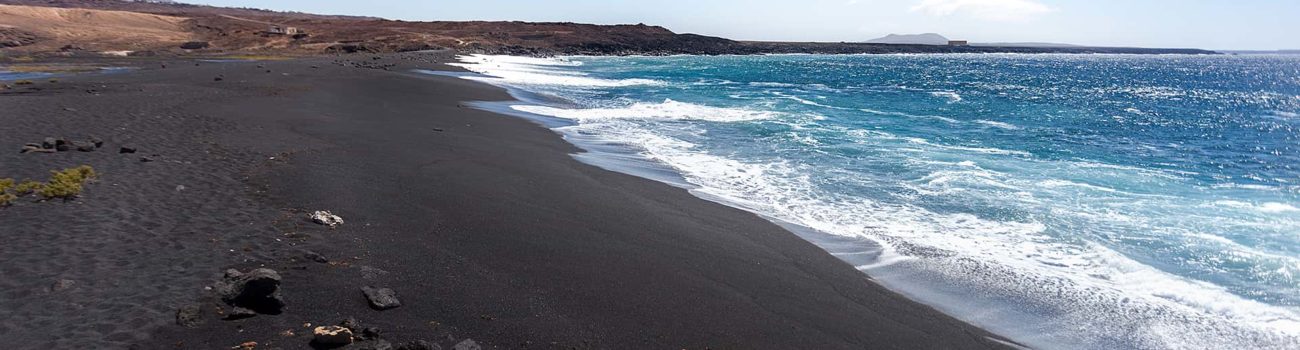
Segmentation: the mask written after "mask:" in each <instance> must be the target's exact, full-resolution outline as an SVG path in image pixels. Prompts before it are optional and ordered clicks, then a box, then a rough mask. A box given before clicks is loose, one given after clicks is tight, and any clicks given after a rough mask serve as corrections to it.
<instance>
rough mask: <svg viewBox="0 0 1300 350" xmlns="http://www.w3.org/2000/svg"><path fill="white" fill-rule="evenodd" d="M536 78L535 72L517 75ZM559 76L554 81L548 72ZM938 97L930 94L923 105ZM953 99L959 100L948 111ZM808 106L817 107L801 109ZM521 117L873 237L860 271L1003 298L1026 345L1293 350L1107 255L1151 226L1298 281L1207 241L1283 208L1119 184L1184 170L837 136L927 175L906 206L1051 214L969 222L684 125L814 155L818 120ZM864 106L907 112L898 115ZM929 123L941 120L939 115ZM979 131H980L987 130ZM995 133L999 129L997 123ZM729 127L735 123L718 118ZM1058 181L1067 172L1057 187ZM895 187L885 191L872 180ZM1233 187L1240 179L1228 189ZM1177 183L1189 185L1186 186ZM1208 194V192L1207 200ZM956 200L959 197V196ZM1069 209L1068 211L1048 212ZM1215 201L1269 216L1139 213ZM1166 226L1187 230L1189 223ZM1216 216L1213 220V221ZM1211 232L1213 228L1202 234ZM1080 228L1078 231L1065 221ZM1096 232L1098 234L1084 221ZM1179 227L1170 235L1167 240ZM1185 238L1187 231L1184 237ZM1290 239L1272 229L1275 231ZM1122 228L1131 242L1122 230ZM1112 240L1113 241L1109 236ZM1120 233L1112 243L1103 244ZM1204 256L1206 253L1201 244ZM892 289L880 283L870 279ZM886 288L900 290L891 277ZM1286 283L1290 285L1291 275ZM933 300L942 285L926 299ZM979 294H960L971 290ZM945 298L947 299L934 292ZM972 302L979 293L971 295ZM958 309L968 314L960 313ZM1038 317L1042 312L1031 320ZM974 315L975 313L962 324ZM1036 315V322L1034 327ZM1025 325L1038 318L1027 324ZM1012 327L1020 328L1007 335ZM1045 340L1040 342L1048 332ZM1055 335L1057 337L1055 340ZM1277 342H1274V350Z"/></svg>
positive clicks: (1289, 263) (1223, 307) (640, 112)
mask: <svg viewBox="0 0 1300 350" xmlns="http://www.w3.org/2000/svg"><path fill="white" fill-rule="evenodd" d="M529 69H533V68H529ZM557 75H558V74H557ZM936 96H938V95H936ZM959 99H960V96H959V95H958V101H959ZM809 102H814V103H816V102H815V101H809ZM514 108H515V109H517V110H520V111H526V112H530V113H537V114H544V115H550V116H555V117H559V118H566V119H571V120H575V121H578V123H577V124H576V125H571V126H564V127H560V128H558V129H557V130H559V131H560V132H562V133H565V134H568V135H589V136H591V137H598V138H600V139H602V140H607V141H608V142H612V143H617V144H624V145H628V146H630V147H631V148H633V149H635V150H637V151H636V152H638V153H639V155H640V156H642V157H645V158H646V159H650V160H653V161H656V162H659V163H661V164H664V165H665V166H668V167H671V168H673V169H675V170H677V171H678V172H679V173H680V174H681V175H682V177H683V178H684V179H685V180H686V181H687V182H689V183H691V184H694V185H696V186H699V187H698V188H695V189H693V190H692V191H693V192H695V193H697V194H699V195H701V196H702V197H705V198H711V199H718V200H721V201H724V202H726V203H729V204H731V205H735V206H737V207H741V208H744V209H747V210H751V211H754V212H757V213H760V214H762V215H764V216H767V217H771V218H774V219H777V220H781V221H784V222H789V223H793V224H797V225H800V226H804V227H808V228H812V229H815V230H818V231H821V232H825V233H829V234H834V235H841V236H846V237H859V238H866V239H870V240H872V241H874V242H877V243H878V244H879V245H880V246H881V247H882V251H881V253H880V257H879V258H878V259H877V260H876V261H875V262H871V263H866V264H861V266H858V267H859V268H860V269H863V270H865V271H869V272H871V273H873V274H876V273H884V276H891V274H889V272H890V271H909V272H906V273H901V274H899V275H900V276H905V277H900V278H903V279H906V278H915V277H916V276H922V275H923V276H936V277H935V278H937V279H938V280H941V281H943V282H944V283H948V284H949V285H950V286H951V285H958V286H961V287H960V288H956V289H957V290H958V292H957V294H955V295H953V296H949V297H948V298H947V299H946V300H950V301H951V302H950V303H949V304H947V305H940V307H941V308H955V309H960V308H962V307H963V305H978V306H979V307H984V306H987V307H989V308H987V309H980V308H978V307H976V308H973V309H969V310H966V311H970V312H968V313H965V314H964V315H966V316H968V317H973V318H975V319H979V318H980V317H982V316H981V315H983V314H987V313H993V312H997V310H995V309H994V308H996V307H1005V305H997V304H974V303H973V301H974V300H1011V301H1012V302H1013V303H1016V306H1017V307H1023V308H1025V309H1030V310H1034V311H1032V312H1030V313H1029V314H1025V315H1022V316H1025V317H1030V318H1028V320H1031V321H1030V322H1024V320H1026V319H1016V321H1014V322H1012V323H1016V324H1013V325H1010V326H1006V325H1003V326H1004V328H1002V329H1010V330H1011V331H1012V332H1019V333H1017V335H1019V336H1023V337H1024V338H1025V339H1028V343H1029V344H1030V345H1032V346H1035V347H1045V348H1061V347H1071V346H1074V347H1079V346H1094V347H1107V345H1110V346H1112V347H1135V348H1204V347H1207V346H1219V345H1224V344H1230V345H1231V346H1235V347H1241V348H1286V347H1287V346H1286V345H1287V344H1297V343H1300V310H1298V309H1297V308H1295V307H1286V306H1277V305H1269V304H1266V303H1263V302H1259V301H1254V300H1250V299H1247V298H1243V297H1241V296H1239V295H1238V294H1236V292H1234V291H1231V290H1228V289H1227V288H1225V287H1222V286H1218V285H1215V284H1211V283H1208V282H1204V281H1199V280H1196V279H1192V278H1188V277H1183V276H1179V275H1176V274H1173V273H1169V272H1166V271H1164V270H1162V269H1160V268H1157V267H1153V266H1151V265H1148V264H1144V263H1143V262H1141V261H1139V259H1140V257H1139V258H1132V257H1130V256H1128V255H1125V254H1124V253H1121V252H1119V251H1116V250H1115V249H1113V248H1112V247H1111V246H1109V245H1108V244H1110V242H1111V241H1110V239H1116V240H1122V239H1129V240H1148V241H1152V242H1157V241H1156V240H1157V239H1158V238H1156V237H1158V236H1143V235H1142V234H1146V233H1149V232H1151V231H1162V232H1163V233H1166V234H1168V236H1170V237H1200V238H1199V239H1196V240H1195V241H1196V242H1198V243H1197V244H1213V245H1216V247H1218V249H1217V250H1212V251H1216V252H1230V253H1227V254H1229V255H1227V256H1226V258H1229V259H1242V260H1243V261H1246V260H1248V261H1262V260H1267V261H1270V262H1271V263H1270V264H1272V265H1268V266H1272V267H1273V269H1274V270H1275V271H1261V272H1258V273H1259V274H1260V275H1268V276H1281V277H1277V278H1282V279H1289V278H1291V277H1288V276H1291V275H1293V274H1296V273H1297V272H1300V262H1298V261H1297V259H1296V258H1294V257H1291V256H1288V255H1286V254H1278V253H1276V252H1268V251H1263V250H1259V249H1252V248H1250V247H1247V246H1244V245H1241V244H1237V243H1235V242H1233V241H1232V240H1230V239H1227V238H1225V237H1223V236H1222V235H1218V234H1216V233H1224V232H1213V231H1206V232H1201V231H1199V230H1194V229H1192V228H1196V229H1207V230H1214V229H1218V228H1224V227H1242V226H1246V225H1276V226H1277V227H1287V226H1288V225H1294V224H1296V220H1295V215H1296V214H1295V213H1296V212H1297V210H1298V209H1297V208H1295V207H1294V206H1293V205H1292V204H1291V203H1281V202H1262V203H1258V204H1252V203H1246V202H1241V201H1221V202H1210V201H1203V202H1195V201H1191V202H1193V203H1188V202H1189V200H1187V199H1185V198H1182V197H1175V196H1167V195H1163V194H1161V195H1154V194H1152V193H1134V192H1143V191H1141V189H1138V190H1133V189H1132V188H1130V187H1126V186H1115V184H1116V183H1120V184H1128V185H1130V186H1136V185H1143V186H1148V187H1150V188H1155V189H1166V188H1171V187H1178V186H1171V185H1186V184H1187V183H1191V181H1190V180H1189V176H1193V175H1196V174H1195V173H1189V172H1179V171H1175V170H1160V169H1147V168H1139V167H1132V166H1122V165H1114V164H1107V163H1102V162H1087V161H1069V160H1050V159H1039V158H1035V157H1033V156H1032V154H1029V153H1027V152H1023V151H1017V150H1004V149H998V148H991V147H973V146H956V145H946V144H940V143H939V142H930V141H928V140H926V139H922V138H917V137H907V136H899V135H895V134H892V133H889V132H885V131H879V130H866V129H860V130H856V129H855V130H841V132H840V134H843V135H849V136H850V137H851V138H852V139H853V140H852V141H853V142H856V143H858V144H861V145H867V146H875V147H873V148H883V149H886V150H888V152H882V153H883V154H881V155H878V157H881V158H879V159H874V161H877V162H880V163H889V164H903V165H908V166H912V165H914V164H916V166H917V167H919V168H920V169H924V171H920V172H916V173H910V175H909V176H908V177H906V178H905V179H904V180H905V181H903V183H902V184H901V186H904V187H905V188H906V189H907V191H899V192H901V193H903V194H901V195H909V196H913V197H909V198H927V199H929V198H937V199H940V200H942V199H953V198H956V199H958V200H963V201H988V202H994V203H1016V204H1017V205H1013V206H1009V207H1011V208H1034V207H1041V206H1050V208H1048V209H1046V210H1044V215H1025V216H1013V217H1017V218H1018V219H1011V218H1007V217H998V216H980V215H975V214H971V213H965V212H954V211H951V210H945V209H944V208H943V206H938V207H937V208H930V207H927V206H925V205H928V201H916V202H911V201H902V202H894V201H889V200H887V199H879V198H867V197H863V196H854V195H852V194H850V193H842V192H835V191H829V192H828V191H827V190H825V189H824V188H823V187H822V184H823V183H824V182H825V181H828V180H827V179H824V178H814V177H813V174H818V175H821V174H824V172H821V171H820V170H822V169H818V168H815V167H816V166H817V165H815V164H801V163H798V161H796V160H789V159H777V158H764V157H751V158H744V157H737V156H735V155H732V154H728V153H717V154H715V153H711V152H710V151H709V148H708V147H705V146H704V142H701V143H699V144H697V143H695V142H691V141H688V140H696V141H698V140H700V139H704V136H705V133H706V131H705V130H704V129H703V128H701V127H697V125H702V123H682V121H692V120H698V121H709V122H732V123H741V122H747V121H758V120H763V121H764V122H765V123H767V121H769V120H770V121H778V122H784V123H789V124H791V125H798V126H799V127H798V128H795V127H793V126H792V128H793V129H794V130H796V131H797V132H796V133H791V137H792V138H794V139H795V140H796V141H798V142H801V143H802V144H803V145H804V146H807V147H817V139H815V138H811V139H810V138H809V137H808V136H807V135H809V134H807V133H805V131H804V129H803V128H805V127H807V128H815V123H812V124H810V123H808V122H807V121H793V120H791V119H795V118H796V116H792V115H784V114H780V113H774V112H766V111H762V110H758V109H746V108H721V107H711V106H704V105H698V104H690V103H683V102H677V101H673V100H665V101H664V102H662V103H645V102H643V103H631V104H627V105H608V106H603V107H600V108H585V109H562V108H554V107H545V106H516V107H514ZM864 112H868V113H873V114H881V115H893V116H903V117H914V118H935V117H938V116H917V115H910V114H905V113H897V112H883V111H873V110H864ZM938 118H943V119H940V120H944V119H946V120H945V121H949V122H951V123H959V121H956V120H952V119H951V118H944V117H938ZM976 122H977V123H981V124H986V125H991V126H993V124H989V123H986V122H988V121H983V122H981V121H976ZM994 123H996V122H994ZM726 125H736V124H726ZM1060 174H1067V175H1068V176H1070V177H1069V178H1061V177H1060V176H1061V175H1060ZM891 175H892V174H868V173H862V174H855V176H854V177H849V178H832V179H830V180H829V181H841V182H853V181H860V182H861V183H862V184H864V185H865V186H867V187H872V186H873V185H874V184H873V183H872V182H871V181H872V179H869V178H868V179H864V177H870V176H891ZM882 182H886V183H893V182H895V181H882ZM1230 185H1231V187H1233V188H1243V187H1246V186H1251V185H1236V184H1230ZM1187 186H1190V185H1187ZM1216 189H1218V187H1217V186H1216V187H1214V188H1212V189H1211V188H1206V190H1207V191H1209V190H1216ZM958 194H960V195H958ZM1063 202H1069V203H1070V205H1068V206H1065V205H1059V204H1060V203H1063ZM1205 203H1213V204H1212V205H1216V206H1220V207H1221V208H1219V209H1220V210H1222V211H1230V212H1233V213H1238V212H1241V213H1254V214H1253V215H1257V216H1267V215H1272V217H1273V218H1274V219H1273V221H1270V222H1267V223H1260V222H1257V221H1251V220H1248V219H1236V218H1227V219H1224V218H1204V217H1196V216H1194V215H1181V216H1179V215H1174V216H1167V217H1148V216H1146V215H1131V214H1135V213H1136V214H1143V213H1149V212H1152V211H1158V212H1161V213H1181V211H1180V210H1183V209H1185V208H1186V207H1187V206H1196V205H1204V204H1205ZM1162 220H1175V221H1193V222H1194V223H1193V224H1190V225H1186V224H1184V223H1182V222H1171V221H1162ZM1213 220H1218V221H1226V222H1213ZM1211 223H1213V224H1211ZM1063 224H1064V225H1066V228H1065V229H1067V230H1075V231H1083V232H1088V233H1089V234H1095V235H1097V236H1099V237H1078V239H1062V238H1061V237H1060V236H1059V234H1060V232H1059V230H1060V229H1061V226H1062V225H1063ZM1074 225H1084V226H1087V227H1082V228H1079V227H1076V226H1074ZM1093 226H1096V227H1093ZM1180 230H1181V231H1180ZM1184 231H1185V232H1184ZM1276 231H1279V232H1287V231H1285V229H1277V230H1276ZM1130 233H1132V234H1130ZM1119 234H1122V235H1119ZM1113 235H1119V236H1120V237H1118V238H1111V236H1113ZM1207 249H1209V248H1207ZM882 281H885V282H890V281H891V279H890V278H887V277H885V278H882ZM892 281H893V282H892V283H895V284H893V285H895V286H905V285H906V283H900V282H898V280H892ZM1292 281H1293V280H1292ZM928 292H932V293H942V291H928ZM971 293H974V294H978V296H977V297H972V296H970V295H968V294H971ZM931 298H932V299H927V300H935V302H939V303H942V302H943V300H945V299H944V297H942V296H940V297H933V296H931ZM981 298H985V299H981ZM968 307H970V306H968ZM1034 312H1041V314H1034ZM972 315H973V316H972ZM1033 317H1039V318H1033ZM1036 323H1037V324H1036ZM1017 327H1019V328H1017ZM1046 333H1052V334H1046ZM1060 339H1065V341H1064V342H1059V340H1060ZM1279 344H1282V346H1278V345H1279Z"/></svg>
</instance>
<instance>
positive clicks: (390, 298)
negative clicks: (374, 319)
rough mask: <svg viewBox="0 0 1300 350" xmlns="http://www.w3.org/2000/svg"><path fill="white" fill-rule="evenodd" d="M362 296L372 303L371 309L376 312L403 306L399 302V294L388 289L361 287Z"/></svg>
mask: <svg viewBox="0 0 1300 350" xmlns="http://www.w3.org/2000/svg"><path fill="white" fill-rule="evenodd" d="M361 294H362V295H365V296H366V300H368V301H370V307H371V308H374V309H375V310H388V309H392V308H395V307H398V306H402V302H401V301H399V300H397V292H394V291H393V290H392V289H388V288H375V287H370V286H366V287H361Z"/></svg>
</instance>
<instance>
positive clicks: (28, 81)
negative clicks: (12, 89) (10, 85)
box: [14, 80, 35, 85]
mask: <svg viewBox="0 0 1300 350" xmlns="http://www.w3.org/2000/svg"><path fill="white" fill-rule="evenodd" d="M32 84H35V83H33V82H32V81H31V80H19V81H15V82H14V85H32Z"/></svg>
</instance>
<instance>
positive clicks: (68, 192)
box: [40, 165, 96, 200]
mask: <svg viewBox="0 0 1300 350" xmlns="http://www.w3.org/2000/svg"><path fill="white" fill-rule="evenodd" d="M50 173H51V175H50V181H49V182H46V183H45V185H44V186H41V189H40V193H41V197H45V199H54V198H62V199H63V200H70V199H73V198H76V197H77V196H78V195H81V189H82V185H85V184H86V181H89V180H91V179H94V178H95V176H96V174H95V169H94V168H91V167H90V166H89V165H82V166H79V167H76V168H68V169H63V171H52V172H50Z"/></svg>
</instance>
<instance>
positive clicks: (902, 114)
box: [858, 108, 961, 124]
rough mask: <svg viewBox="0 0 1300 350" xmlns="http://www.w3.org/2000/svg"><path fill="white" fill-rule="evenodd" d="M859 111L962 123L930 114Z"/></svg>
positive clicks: (865, 109)
mask: <svg viewBox="0 0 1300 350" xmlns="http://www.w3.org/2000/svg"><path fill="white" fill-rule="evenodd" d="M858 110H859V111H863V112H867V113H871V114H879V115H892V116H898V117H908V118H929V119H938V120H942V121H945V122H948V123H954V124H956V123H961V122H960V121H958V120H956V119H952V118H948V117H944V116H939V115H929V114H908V113H903V112H893V111H881V110H875V109H870V108H859V109H858Z"/></svg>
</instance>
